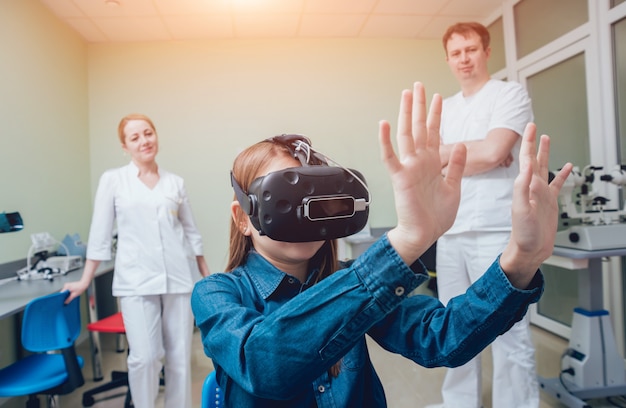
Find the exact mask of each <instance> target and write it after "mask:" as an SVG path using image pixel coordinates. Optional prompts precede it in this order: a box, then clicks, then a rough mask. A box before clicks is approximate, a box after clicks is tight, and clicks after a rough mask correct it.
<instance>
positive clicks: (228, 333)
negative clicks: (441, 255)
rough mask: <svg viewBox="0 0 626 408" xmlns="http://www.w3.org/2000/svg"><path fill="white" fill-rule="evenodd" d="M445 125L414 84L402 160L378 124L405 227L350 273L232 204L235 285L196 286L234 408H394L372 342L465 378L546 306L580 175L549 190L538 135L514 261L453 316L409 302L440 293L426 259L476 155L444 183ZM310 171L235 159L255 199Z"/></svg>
mask: <svg viewBox="0 0 626 408" xmlns="http://www.w3.org/2000/svg"><path fill="white" fill-rule="evenodd" d="M440 115H441V97H440V96H439V95H435V96H434V97H433V101H432V104H431V107H430V109H429V112H428V115H427V114H426V97H425V92H424V88H423V86H422V85H421V84H420V83H416V84H415V85H414V88H413V90H412V91H409V90H405V91H404V92H403V93H402V98H401V103H400V113H399V118H398V132H397V146H398V154H396V152H395V151H394V149H393V147H392V143H391V137H390V125H389V124H388V123H387V122H385V121H382V122H381V123H380V126H379V138H380V146H381V150H382V158H383V161H384V163H385V165H386V167H387V169H388V171H389V174H390V176H391V181H392V186H393V191H394V198H395V206H396V212H397V219H398V224H397V226H396V227H395V228H393V229H391V230H390V231H389V232H388V233H387V234H385V235H384V236H383V237H381V238H380V239H379V240H378V241H377V242H376V243H374V244H373V245H372V246H371V247H370V248H369V249H368V250H367V251H365V253H363V254H362V255H361V256H360V257H359V258H357V259H356V260H354V261H352V262H349V263H341V264H340V263H339V262H338V261H337V257H336V244H335V241H334V240H332V239H328V240H321V241H312V242H293V240H292V241H291V242H283V241H280V240H279V239H277V237H275V239H272V238H270V237H268V236H267V235H264V234H262V233H260V232H259V231H258V230H257V228H256V227H255V225H254V224H253V223H252V222H251V216H253V213H254V209H250V205H249V204H250V203H247V202H245V203H243V204H242V203H240V202H239V201H238V200H236V201H234V202H233V203H232V205H231V212H232V222H231V237H230V258H229V262H228V267H227V271H228V272H229V273H220V274H214V275H211V276H209V277H207V278H205V279H203V280H202V281H200V282H198V283H197V284H196V286H195V288H194V292H193V294H192V301H191V302H192V309H193V312H194V315H195V318H196V323H197V325H198V327H199V328H200V330H201V335H202V342H203V345H204V350H205V353H206V354H207V355H208V356H209V357H210V358H211V359H212V361H213V364H214V366H215V368H216V374H217V379H218V382H219V385H220V387H221V388H222V390H223V393H224V396H225V404H226V406H232V407H272V408H276V407H303V408H304V407H306V408H310V407H316V406H317V407H330V406H333V407H385V406H386V401H385V394H384V390H383V387H382V384H381V382H380V380H379V378H378V376H377V374H376V372H375V370H374V367H373V366H372V363H371V361H370V359H369V355H368V351H367V345H366V339H365V334H367V335H369V336H370V337H371V338H372V339H373V340H374V341H376V342H377V343H378V344H380V345H381V346H382V347H383V348H385V349H386V350H388V351H391V352H394V353H398V354H401V355H403V356H405V357H406V358H409V359H411V360H413V361H414V362H416V363H417V364H420V365H422V366H425V367H436V366H458V365H462V364H464V363H465V362H467V361H468V360H469V359H471V358H472V357H474V356H475V355H477V354H478V353H479V352H480V351H481V350H482V349H483V348H485V347H486V346H487V345H488V344H489V343H491V342H492V341H493V339H494V338H495V337H497V336H498V335H499V334H501V333H503V332H505V331H506V330H507V329H508V328H510V327H511V325H513V323H515V322H516V321H518V320H519V319H520V318H521V317H522V316H523V315H524V314H525V313H526V310H527V307H528V305H529V304H530V303H532V302H536V301H537V300H538V299H539V297H540V296H541V293H542V290H543V284H544V283H543V277H542V274H541V272H540V271H539V270H538V268H539V266H540V265H541V263H542V262H543V261H544V260H545V259H546V258H547V257H548V256H550V254H551V253H552V248H553V242H554V236H555V233H556V229H557V217H558V203H557V198H558V193H559V190H560V189H561V187H562V185H563V183H564V181H565V179H566V177H567V175H568V174H569V172H570V170H571V164H569V163H568V164H566V165H565V166H564V167H563V169H562V170H561V171H560V172H559V173H558V175H557V176H556V177H555V178H554V180H553V181H552V182H551V183H550V184H548V157H549V139H548V137H547V136H542V137H541V139H540V142H539V152H538V153H537V154H536V152H535V150H536V136H535V126H534V125H533V124H529V125H528V127H527V128H526V131H525V133H524V136H523V142H522V148H521V152H520V158H519V159H520V169H521V171H520V176H519V177H518V178H517V180H516V182H515V198H514V203H513V208H512V214H513V232H512V235H511V240H510V243H509V244H508V246H507V247H506V249H505V250H504V251H503V253H502V254H501V255H500V256H499V257H498V258H497V259H496V260H495V261H494V263H493V265H492V266H491V267H490V268H489V270H488V271H487V272H486V273H485V275H484V276H483V277H482V278H481V279H480V280H479V281H478V282H476V283H475V284H474V285H472V287H470V288H469V290H468V291H467V292H466V294H464V295H462V296H459V297H457V298H455V299H453V300H451V301H450V303H448V305H447V307H444V306H443V305H442V304H441V303H440V302H439V300H437V299H436V298H433V297H430V296H425V295H415V296H409V294H410V293H411V291H413V289H415V288H416V287H417V286H418V285H420V284H421V283H423V282H425V281H426V280H427V279H428V275H427V273H426V270H425V268H424V266H423V264H422V263H421V262H420V261H419V259H418V258H419V257H420V256H421V255H422V254H423V253H424V252H425V251H426V250H427V249H428V248H429V247H430V246H431V244H433V243H434V242H435V241H436V240H437V238H438V237H439V236H440V235H441V234H443V232H445V231H446V230H447V229H448V228H449V227H450V226H451V225H452V223H453V221H454V218H455V214H456V210H457V208H458V205H459V195H460V181H461V176H462V173H463V168H464V165H465V147H464V146H463V145H462V144H459V145H458V146H456V147H455V148H454V149H453V152H452V154H451V158H450V161H449V165H448V171H447V174H446V175H445V176H444V177H442V175H441V166H440V161H439V150H438V148H439V143H440V141H439V120H440ZM300 165H301V163H300V161H298V160H296V159H295V158H294V157H293V146H286V145H285V141H284V140H281V139H279V138H278V139H277V138H274V139H269V140H265V141H262V142H260V143H257V144H255V145H253V146H251V147H249V148H248V149H246V150H245V151H243V152H242V153H241V154H240V155H239V156H238V157H237V158H236V159H235V163H234V166H233V178H234V183H236V184H237V185H238V186H239V187H240V188H241V189H242V190H243V191H244V192H249V190H248V189H249V187H250V185H251V184H252V182H253V181H254V180H255V179H257V178H259V177H262V176H265V175H267V174H268V173H270V172H273V171H279V170H283V169H285V168H290V167H297V166H300ZM238 196H239V195H238ZM252 207H254V206H252ZM242 208H245V210H243V209H242ZM257 225H258V223H257ZM278 238H279V237H278Z"/></svg>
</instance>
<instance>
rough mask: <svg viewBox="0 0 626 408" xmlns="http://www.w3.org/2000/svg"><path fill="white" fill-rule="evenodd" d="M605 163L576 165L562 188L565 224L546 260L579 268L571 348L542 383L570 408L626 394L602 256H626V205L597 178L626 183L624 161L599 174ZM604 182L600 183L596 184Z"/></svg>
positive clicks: (562, 219)
mask: <svg viewBox="0 0 626 408" xmlns="http://www.w3.org/2000/svg"><path fill="white" fill-rule="evenodd" d="M601 170H603V168H602V167H597V166H586V167H585V168H584V169H583V170H582V171H580V170H579V168H578V167H574V169H573V171H572V173H571V174H570V175H569V177H568V178H567V180H566V182H565V184H564V185H563V188H562V189H561V192H560V204H561V208H562V212H561V223H562V225H563V226H565V227H566V228H565V229H563V230H561V231H558V232H557V236H556V240H555V245H554V250H553V256H551V257H550V258H549V259H548V260H546V261H545V263H546V264H552V265H556V266H559V267H563V268H567V269H573V270H577V271H578V272H577V273H578V298H579V301H578V307H576V308H575V309H574V312H573V318H572V326H571V334H570V339H569V345H568V348H567V349H566V350H565V352H564V353H563V355H562V356H561V373H560V375H559V377H558V378H553V379H546V378H542V377H539V383H540V385H541V388H542V389H543V390H544V391H545V392H548V393H550V394H551V395H552V396H554V397H555V398H557V399H559V400H560V401H561V402H563V403H564V404H566V405H567V406H568V407H576V408H585V407H589V405H588V404H587V403H586V402H585V400H588V399H593V398H601V397H608V396H616V395H624V394H626V367H625V366H624V360H623V358H622V357H621V356H620V354H619V352H618V348H617V344H616V341H615V334H614V331H613V326H612V322H611V317H610V314H609V311H608V310H605V309H604V304H603V299H602V297H603V285H602V259H603V258H605V257H612V256H626V221H625V217H626V210H625V209H619V208H615V207H609V206H608V203H609V202H610V200H609V199H607V198H606V197H604V196H602V195H600V194H599V193H598V192H596V191H595V190H594V189H593V188H592V187H593V185H594V182H603V183H610V184H612V185H615V186H617V188H622V186H624V185H626V172H625V168H624V166H616V168H615V169H613V170H612V171H611V172H610V173H606V174H601V175H600V177H596V176H597V173H598V172H599V171H601ZM595 185H596V186H598V183H596V184H595ZM574 198H575V199H574Z"/></svg>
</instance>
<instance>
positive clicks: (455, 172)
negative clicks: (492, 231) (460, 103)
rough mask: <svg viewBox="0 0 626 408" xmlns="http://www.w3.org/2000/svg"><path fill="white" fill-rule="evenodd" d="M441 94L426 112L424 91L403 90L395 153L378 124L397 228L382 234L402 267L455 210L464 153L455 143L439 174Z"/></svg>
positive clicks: (449, 220)
mask: <svg viewBox="0 0 626 408" xmlns="http://www.w3.org/2000/svg"><path fill="white" fill-rule="evenodd" d="M440 122H441V96H440V95H437V94H435V95H434V96H433V100H432V102H431V105H430V109H429V111H428V115H427V114H426V95H425V91H424V87H423V85H422V84H421V83H419V82H417V83H415V84H414V86H413V90H412V91H410V90H404V91H403V92H402V99H401V101H400V113H399V116H398V131H397V144H398V154H397V155H396V153H395V151H394V149H393V146H392V143H391V136H390V125H389V123H388V122H386V121H381V122H380V126H379V139H380V146H381V151H382V160H383V162H384V163H385V166H386V167H387V171H388V172H389V175H390V176H391V183H392V187H393V192H394V199H395V205H396V213H397V217H398V225H397V226H396V227H395V228H393V229H392V230H391V231H389V233H388V234H387V236H388V238H389V242H390V243H391V245H392V246H393V247H394V248H395V249H396V251H397V252H398V254H399V255H400V257H401V258H402V259H403V260H404V262H406V263H407V264H409V265H410V264H412V263H413V262H414V261H415V260H416V259H417V258H419V257H420V256H421V255H422V254H423V253H424V252H425V251H426V250H427V249H428V248H429V247H430V246H431V245H432V244H433V243H434V242H435V241H436V240H437V239H438V238H439V237H440V236H441V235H442V234H443V233H444V232H445V231H447V230H448V229H449V228H450V227H451V226H452V224H453V222H454V219H455V217H456V212H457V210H458V207H459V200H460V192H461V177H462V175H463V169H464V167H465V154H466V149H465V146H464V145H463V144H462V143H458V144H456V145H455V146H454V147H453V149H452V152H451V153H450V158H449V160H448V165H447V171H446V175H445V176H442V175H441V160H440V156H439V147H440V146H439V144H440V139H439V124H440Z"/></svg>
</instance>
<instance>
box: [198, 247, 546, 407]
mask: <svg viewBox="0 0 626 408" xmlns="http://www.w3.org/2000/svg"><path fill="white" fill-rule="evenodd" d="M412 268H413V269H415V271H414V270H413V269H411V268H410V267H409V266H407V265H406V264H405V263H404V262H403V261H402V259H401V258H400V256H399V255H398V253H397V252H396V251H395V250H394V249H393V247H392V246H391V245H390V243H389V241H388V239H387V237H386V235H385V236H383V237H381V238H380V239H379V240H378V241H377V242H376V243H374V244H373V245H372V246H371V247H370V248H369V249H368V250H367V251H366V252H365V253H363V254H362V255H361V256H360V257H359V258H357V259H356V260H355V261H353V262H352V263H351V264H349V266H348V267H347V268H345V269H341V270H339V271H337V272H335V273H334V274H332V275H330V276H329V277H327V278H325V279H323V280H322V281H320V282H319V283H317V284H315V285H312V286H310V287H309V285H307V284H306V283H305V284H302V283H301V282H300V281H299V280H298V279H296V278H294V277H292V276H290V275H287V274H285V273H283V272H281V271H280V270H278V269H277V268H275V267H274V266H273V265H271V264H270V263H269V262H268V261H267V260H265V259H264V258H263V257H262V256H261V255H260V254H258V253H256V252H254V251H251V252H250V253H249V254H248V257H247V260H246V262H245V264H244V265H242V266H240V267H238V268H236V269H235V270H233V271H232V272H231V273H217V274H213V275H210V276H208V277H206V278H204V279H203V280H201V281H199V282H197V283H196V285H195V288H194V291H193V294H192V298H191V306H192V309H193V313H194V316H195V319H196V323H197V325H198V327H199V328H200V331H201V336H202V344H203V346H204V351H205V353H206V355H207V356H208V357H210V358H211V359H212V361H213V364H214V366H215V368H216V374H217V379H218V382H219V384H220V386H221V388H222V390H223V392H224V395H225V400H226V406H232V407H272V408H277V407H278V408H280V407H302V408H311V407H319V408H327V407H328V408H330V407H346V408H347V407H386V406H387V405H386V401H385V393H384V390H383V387H382V384H381V382H380V379H379V378H378V375H377V374H376V371H375V370H374V367H373V366H372V362H371V361H370V357H369V353H368V350H367V345H366V340H365V334H367V335H368V336H370V337H371V338H372V339H373V340H374V341H376V342H377V343H378V344H380V345H381V346H382V347H383V348H385V349H386V350H388V351H390V352H392V353H397V354H401V355H403V356H405V357H406V358H409V359H411V360H413V361H414V362H415V363H417V364H420V365H422V366H425V367H438V366H447V367H453V366H459V365H462V364H464V363H465V362H467V361H468V360H470V359H471V358H472V357H474V356H475V355H476V354H478V353H479V352H480V351H481V350H483V349H484V348H485V347H486V346H487V345H488V344H489V343H491V342H492V341H493V340H494V339H495V337H497V336H498V335H499V334H501V333H503V332H504V331H506V330H507V329H508V328H510V327H511V326H512V325H513V324H514V323H515V322H517V321H518V320H519V319H521V317H522V316H523V315H524V314H525V313H526V311H527V308H528V305H529V304H530V303H532V302H536V301H537V300H538V299H539V297H540V296H541V293H542V291H543V276H542V275H541V273H540V272H539V271H538V272H537V274H536V275H535V277H534V279H533V281H532V282H531V284H530V285H529V288H528V289H527V290H518V289H516V288H514V287H513V286H512V285H511V284H510V283H509V281H508V279H507V278H506V276H505V275H504V273H503V272H502V270H501V269H500V266H499V259H496V261H495V262H494V263H493V265H492V266H491V267H490V268H489V269H488V270H487V271H486V273H485V274H484V276H483V277H482V278H481V279H479V280H478V281H477V282H476V283H475V284H474V285H472V286H471V287H470V289H469V290H468V291H467V293H466V294H465V295H461V296H458V297H456V298H454V299H452V300H451V301H450V302H449V303H448V306H447V307H444V306H443V305H442V304H441V303H440V302H439V301H438V300H437V299H436V298H433V297H431V296H427V295H413V296H411V292H412V291H413V289H415V288H416V287H417V286H418V285H419V284H421V283H423V282H424V281H426V280H427V278H428V275H427V274H426V271H425V269H424V266H423V265H422V264H421V262H416V263H415V264H414V265H412ZM316 272H317V271H315V270H312V271H311V273H313V274H314V273H316ZM337 361H341V366H340V372H339V375H338V376H337V377H332V376H331V375H329V373H328V370H329V368H330V367H332V366H333V365H334V364H335V363H336V362H337Z"/></svg>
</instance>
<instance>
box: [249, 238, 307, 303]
mask: <svg viewBox="0 0 626 408" xmlns="http://www.w3.org/2000/svg"><path fill="white" fill-rule="evenodd" d="M246 269H247V273H248V276H250V279H251V280H252V282H253V283H254V286H255V287H256V289H257V291H258V292H259V294H260V295H261V296H262V297H263V299H267V298H269V297H270V296H271V295H272V294H273V293H274V292H276V290H277V289H278V288H279V287H280V284H281V283H282V282H283V281H284V280H285V279H296V278H295V277H293V276H291V275H289V274H286V273H285V272H283V271H281V270H280V269H278V268H276V267H275V266H274V265H272V264H271V263H270V262H269V261H268V260H267V259H265V258H263V256H262V255H261V254H259V253H258V252H256V251H255V250H254V249H253V250H251V251H250V252H249V253H248V259H247V261H246ZM317 272H318V269H317V268H314V269H313V270H311V271H309V277H308V278H307V280H306V282H305V283H304V284H303V286H309V285H310V284H311V283H312V282H313V281H314V280H315V279H314V275H316V274H317Z"/></svg>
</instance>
